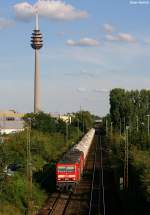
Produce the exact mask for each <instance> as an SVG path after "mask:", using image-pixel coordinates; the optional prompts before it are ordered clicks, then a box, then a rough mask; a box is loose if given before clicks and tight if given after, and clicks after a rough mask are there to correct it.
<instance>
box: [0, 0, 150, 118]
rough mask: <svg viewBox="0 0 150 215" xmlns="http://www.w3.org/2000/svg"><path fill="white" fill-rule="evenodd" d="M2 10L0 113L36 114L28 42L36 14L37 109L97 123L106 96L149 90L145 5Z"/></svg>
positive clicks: (116, 2) (114, 0)
mask: <svg viewBox="0 0 150 215" xmlns="http://www.w3.org/2000/svg"><path fill="white" fill-rule="evenodd" d="M0 3H1V7H0V37H1V48H0V56H1V57H0V72H1V79H0V100H1V102H0V109H1V110H4V109H11V108H14V109H16V110H17V111H19V112H31V111H33V77H34V51H33V50H32V48H31V47H30V37H31V33H32V30H33V29H34V26H35V19H34V13H35V8H38V10H39V14H40V29H41V32H42V34H43V39H44V46H43V48H42V49H41V51H40V53H41V56H40V64H41V94H42V101H41V103H42V109H43V110H44V111H47V112H58V113H65V112H72V111H78V110H79V109H80V106H81V107H83V108H84V109H86V110H89V111H91V112H93V113H95V114H98V115H104V114H106V113H107V112H108V111H109V91H110V90H111V89H112V88H114V87H122V88H125V89H142V88H146V89H149V88H150V71H149V70H150V63H149V62H150V60H149V59H150V28H149V20H150V13H149V12H150V2H149V1H138V0H137V1H128V0H122V1H120V0H105V1H104V0H92V1H91V0H86V1H85V0H78V1H75V0H65V1H62V0H61V1H58V0H45V1H44V0H41V1H30V0H28V1H26V2H25V1H20V0H18V1H16V0H12V1H4V0H1V1H0Z"/></svg>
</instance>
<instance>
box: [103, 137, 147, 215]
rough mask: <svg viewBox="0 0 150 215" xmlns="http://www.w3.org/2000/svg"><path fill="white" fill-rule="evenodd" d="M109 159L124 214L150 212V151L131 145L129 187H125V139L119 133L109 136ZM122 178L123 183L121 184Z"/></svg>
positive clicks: (139, 214)
mask: <svg viewBox="0 0 150 215" xmlns="http://www.w3.org/2000/svg"><path fill="white" fill-rule="evenodd" d="M107 139H108V142H109V149H110V150H109V161H110V165H111V166H112V167H113V172H114V176H115V183H116V184H117V190H118V194H119V198H120V201H121V205H122V214H123V215H126V214H128V215H130V214H132V215H134V214H135V215H141V214H143V215H148V214H150V153H149V151H148V150H141V149H139V148H137V146H135V145H131V144H130V145H129V152H128V153H129V154H128V156H129V160H128V187H127V188H126V189H123V181H122V180H123V178H124V165H125V160H124V158H125V140H124V139H120V137H119V135H117V134H114V135H113V136H111V135H110V136H108V138H107ZM120 178H121V179H122V180H121V183H122V184H120Z"/></svg>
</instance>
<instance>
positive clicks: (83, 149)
mask: <svg viewBox="0 0 150 215" xmlns="http://www.w3.org/2000/svg"><path fill="white" fill-rule="evenodd" d="M94 134H95V129H94V128H92V129H90V130H89V131H88V132H87V133H86V134H85V135H84V137H83V138H82V139H81V141H79V143H77V144H76V145H75V146H74V147H73V148H71V149H70V150H69V151H68V152H67V153H66V154H64V156H63V157H62V158H61V159H60V160H59V162H58V163H57V165H56V185H57V189H58V190H70V191H72V190H73V189H74V187H75V185H76V184H77V183H79V182H80V179H81V176H82V174H83V169H84V166H85V163H86V159H87V156H88V152H89V149H90V147H91V145H92V142H93V138H94Z"/></svg>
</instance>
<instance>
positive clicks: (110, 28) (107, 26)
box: [103, 24, 115, 34]
mask: <svg viewBox="0 0 150 215" xmlns="http://www.w3.org/2000/svg"><path fill="white" fill-rule="evenodd" d="M103 27H104V30H105V31H106V32H107V33H109V34H111V33H113V32H114V30H115V27H114V26H113V25H110V24H104V25H103Z"/></svg>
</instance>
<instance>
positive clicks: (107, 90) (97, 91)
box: [93, 88, 110, 93]
mask: <svg viewBox="0 0 150 215" xmlns="http://www.w3.org/2000/svg"><path fill="white" fill-rule="evenodd" d="M93 92H95V93H109V92H110V90H109V89H105V88H102V89H94V90H93Z"/></svg>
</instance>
